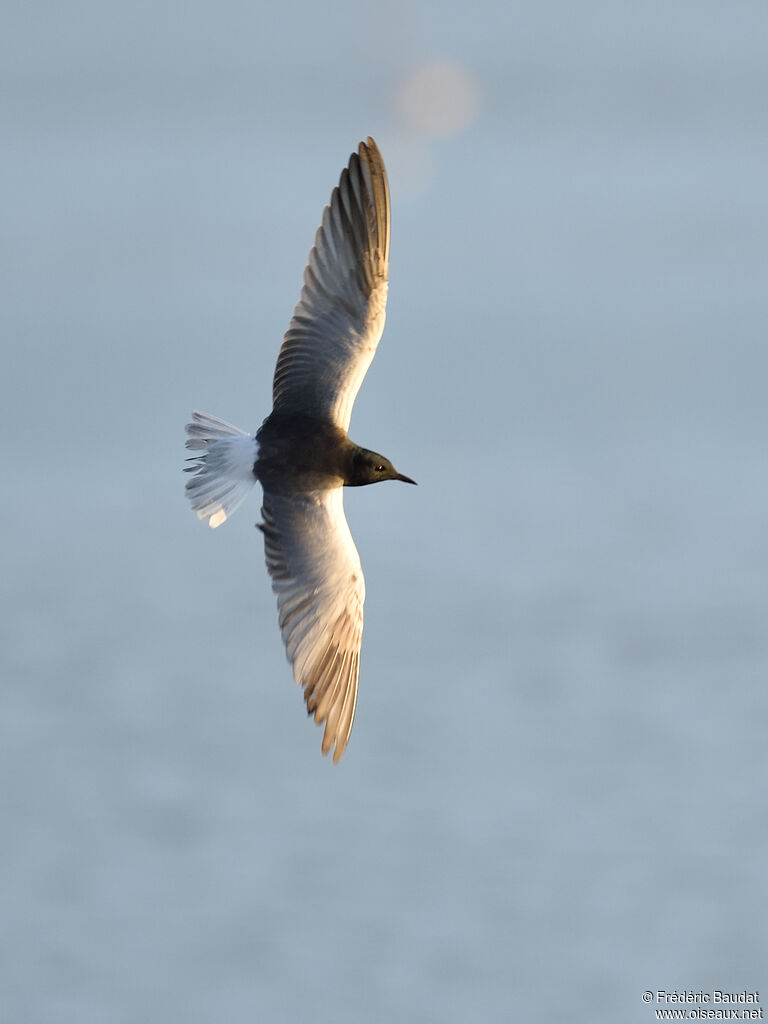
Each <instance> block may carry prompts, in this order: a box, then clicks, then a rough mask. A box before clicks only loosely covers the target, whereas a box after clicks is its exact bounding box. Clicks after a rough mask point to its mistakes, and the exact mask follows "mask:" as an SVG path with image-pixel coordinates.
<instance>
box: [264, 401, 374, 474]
mask: <svg viewBox="0 0 768 1024" xmlns="http://www.w3.org/2000/svg"><path fill="white" fill-rule="evenodd" d="M256 439H257V441H258V442H259V452H258V456H257V458H256V463H255V465H254V467H253V468H254V472H255V473H256V476H257V477H258V478H259V480H260V481H261V483H262V485H263V486H264V487H268V488H269V489H270V490H275V491H288V492H291V491H296V490H302V491H305V490H316V489H325V488H329V487H340V486H341V485H342V484H343V483H344V481H345V480H347V479H348V478H349V476H350V473H351V467H352V455H353V452H354V448H355V446H354V445H353V444H352V442H351V441H350V440H349V438H348V437H347V435H346V433H345V432H344V431H343V430H342V429H341V428H340V427H337V426H335V425H334V424H333V423H328V422H327V421H325V420H317V419H314V418H312V417H311V416H281V415H275V414H274V413H273V414H272V415H271V416H268V417H267V419H265V420H264V422H263V424H262V425H261V428H260V429H259V432H258V433H257V435H256Z"/></svg>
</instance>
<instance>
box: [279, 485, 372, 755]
mask: <svg viewBox="0 0 768 1024" xmlns="http://www.w3.org/2000/svg"><path fill="white" fill-rule="evenodd" d="M261 513H262V516H263V517H264V522H263V523H262V524H261V530H262V532H263V533H264V547H265V550H266V556H267V569H268V570H269V574H270V576H271V577H272V589H273V590H274V591H275V593H276V594H277V607H278V612H279V618H280V630H281V632H282V635H283V642H284V643H285V649H286V652H287V654H288V660H289V661H290V662H291V663H292V664H293V674H294V678H295V679H296V682H297V683H299V684H300V685H301V686H303V688H304V700H305V701H306V705H307V711H308V712H309V713H310V714H314V716H315V721H316V722H317V723H318V724H322V723H323V722H325V733H324V735H323V753H324V754H327V753H328V751H329V750H330V749H331V747H332V746H334V744H335V750H334V753H333V760H334V762H335V761H338V760H339V758H340V757H341V755H342V754H343V753H344V749H345V747H346V745H347V740H348V739H349V734H350V732H351V731H352V721H353V719H354V717H355V704H356V702H357V679H358V674H359V669H360V644H361V641H362V635H363V602H364V600H365V581H364V579H363V570H362V568H361V566H360V557H359V555H358V553H357V549H356V548H355V544H354V541H353V540H352V535H351V533H350V532H349V527H348V526H347V520H346V518H345V516H344V505H343V498H342V488H341V487H337V488H334V489H332V490H323V491H312V492H303V493H300V494H295V495H284V494H275V493H271V492H269V491H265V494H264V505H263V507H262V510H261Z"/></svg>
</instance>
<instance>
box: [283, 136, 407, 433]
mask: <svg viewBox="0 0 768 1024" xmlns="http://www.w3.org/2000/svg"><path fill="white" fill-rule="evenodd" d="M389 219H390V212H389V187H388V185H387V175H386V171H385V169H384V162H383V160H382V158H381V154H380V153H379V150H378V148H377V146H376V143H375V142H374V141H373V140H372V139H370V138H369V139H368V143H367V144H366V143H361V144H360V147H359V149H358V152H357V153H353V154H352V156H351V157H350V161H349V166H348V167H346V168H345V169H344V171H342V174H341V179H340V181H339V184H338V186H337V188H335V189H334V190H333V194H332V196H331V201H330V204H329V205H328V206H326V208H325V210H324V211H323V219H322V223H321V224H320V227H319V228H318V229H317V234H316V235H315V244H314V246H313V247H312V250H311V252H310V254H309V262H308V264H307V267H306V270H305V271H304V284H303V287H302V290H301V296H300V298H299V301H298V303H297V305H296V308H295V310H294V312H293V318H292V319H291V323H290V326H289V328H288V331H287V333H286V335H285V337H284V339H283V344H282V347H281V349H280V354H279V356H278V360H277V367H276V369H275V379H274V385H273V403H274V410H273V411H274V412H275V413H287V414H290V413H300V414H302V415H305V416H315V417H317V418H319V419H326V420H331V422H333V423H335V424H337V426H340V427H341V428H342V429H343V430H347V429H348V428H349V421H350V417H351V415H352V406H353V404H354V401H355V398H356V396H357V393H358V391H359V390H360V385H361V384H362V382H363V378H364V377H365V374H366V372H367V370H368V367H369V366H370V365H371V361H372V360H373V357H374V355H375V353H376V347H377V345H378V344H379V340H380V338H381V335H382V332H383V330H384V320H385V316H386V302H387V274H388V268H389Z"/></svg>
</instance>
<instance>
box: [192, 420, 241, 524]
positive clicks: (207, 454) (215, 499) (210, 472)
mask: <svg viewBox="0 0 768 1024" xmlns="http://www.w3.org/2000/svg"><path fill="white" fill-rule="evenodd" d="M185 430H186V432H187V443H186V447H187V448H190V449H192V450H193V451H195V450H199V451H200V453H201V454H200V455H193V456H192V458H191V459H188V460H187V461H188V462H191V463H192V465H191V466H186V467H185V469H184V472H185V473H194V474H195V475H194V476H193V477H192V479H191V480H188V481H187V487H186V490H187V497H188V498H189V501H190V503H191V505H192V508H193V509H194V510H195V512H197V517H198V519H207V520H208V525H209V526H210V527H213V528H214V529H215V528H216V527H217V526H221V524H222V523H223V522H225V520H227V519H228V518H229V517H230V516H231V515H232V513H233V512H234V511H235V509H236V508H237V507H238V506H239V505H240V503H241V502H242V501H243V499H244V498H246V497H247V495H248V493H249V491H250V489H251V488H252V487H253V485H254V484H255V483H256V476H255V474H254V472H253V464H254V462H255V461H256V438H255V437H254V436H253V435H252V434H246V432H245V431H244V430H240V428H239V427H233V426H232V424H231V423H227V422H226V421H225V420H220V419H219V418H218V416H209V415H208V413H204V412H193V413H192V422H191V423H188V424H187V425H186V427H185Z"/></svg>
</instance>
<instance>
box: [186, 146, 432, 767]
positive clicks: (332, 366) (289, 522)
mask: <svg viewBox="0 0 768 1024" xmlns="http://www.w3.org/2000/svg"><path fill="white" fill-rule="evenodd" d="M388 264H389V189H388V186H387V178H386V172H385V170H384V163H383V161H382V159H381V154H380V153H379V151H378V148H377V146H376V144H375V143H374V142H373V140H372V139H370V138H369V139H368V142H367V144H366V143H361V144H360V146H359V148H358V152H357V153H353V154H352V156H351V157H350V161H349V165H348V167H347V168H345V170H344V171H343V172H342V175H341V179H340V181H339V185H338V187H337V188H335V189H334V191H333V194H332V196H331V202H330V204H329V205H328V206H327V207H326V208H325V211H324V213H323V220H322V223H321V225H320V227H319V228H318V231H317V234H316V236H315V244H314V246H313V247H312V250H311V252H310V254H309V262H308V265H307V268H306V270H305V271H304V286H303V288H302V292H301V297H300V298H299V302H298V304H297V306H296V309H295V310H294V314H293V318H292V320H291V323H290V326H289V328H288V331H287V333H286V335H285V338H284V339H283V344H282V346H281V348H280V353H279V356H278V361H277V367H276V369H275V378H274V385H273V409H272V413H271V414H270V415H269V416H268V417H267V419H266V420H265V421H264V423H263V424H262V426H261V428H260V430H259V431H258V433H257V434H256V436H255V437H253V436H252V435H250V434H247V433H245V432H244V431H242V430H240V429H239V428H237V427H233V426H232V425H231V424H229V423H226V422H225V421H223V420H219V419H217V418H216V417H214V416H209V415H207V414H205V413H197V412H196V413H193V415H192V422H191V423H190V424H188V425H187V434H188V440H187V447H188V448H191V449H193V450H197V451H198V452H200V454H199V455H197V456H194V457H193V459H192V462H193V465H192V466H190V467H189V471H191V472H193V473H194V476H193V477H192V478H191V479H190V480H189V482H188V483H187V493H188V496H189V499H190V501H191V503H192V507H193V508H194V509H195V511H196V512H197V515H198V516H199V518H201V519H208V522H209V525H210V526H213V527H215V526H219V525H221V523H223V522H224V521H225V520H226V519H227V518H228V517H229V516H230V515H231V514H232V512H234V510H235V509H236V508H237V506H238V505H239V504H240V503H241V501H242V500H243V499H244V498H245V496H246V495H247V494H248V492H249V491H250V489H251V487H252V486H253V484H254V483H255V482H256V481H257V480H258V481H259V482H260V483H261V485H262V488H263V490H264V503H263V506H262V510H261V511H262V516H263V519H264V521H263V523H261V524H259V525H260V528H261V530H262V532H263V534H264V546H265V552H266V560H267V569H268V571H269V574H270V576H271V578H272V588H273V590H274V591H275V593H276V594H277V604H278V612H279V621H280V628H281V631H282V635H283V641H284V643H285V646H286V652H287V654H288V658H289V660H290V661H291V663H292V665H293V671H294V677H295V679H296V681H297V682H298V683H299V684H300V685H301V686H302V687H303V688H304V698H305V701H306V704H307V710H308V711H309V713H310V714H313V715H314V717H315V721H316V722H318V723H323V722H324V723H325V733H324V736H323V753H327V752H328V751H329V750H330V749H331V747H334V754H333V759H334V761H338V760H339V758H340V757H341V755H342V754H343V753H344V749H345V748H346V744H347V740H348V739H349V734H350V732H351V729H352V722H353V719H354V714H355V705H356V700H357V682H358V674H359V665H360V646H361V640H362V630H363V602H364V600H365V583H364V580H363V572H362V568H361V566H360V558H359V556H358V553H357V550H356V548H355V545H354V541H353V540H352V536H351V534H350V532H349V527H348V526H347V521H346V518H345V516H344V507H343V500H342V494H343V491H342V488H343V487H344V486H361V485H364V484H369V483H376V482H377V481H380V480H402V481H404V482H406V483H414V482H415V481H413V480H410V479H409V478H408V477H406V476H403V475H402V474H400V473H398V472H397V471H396V470H395V468H394V467H393V466H392V464H391V462H389V460H388V459H386V458H384V456H382V455H379V454H378V453H376V452H373V451H370V450H369V449H367V448H361V447H360V446H359V445H356V444H354V443H353V442H352V441H350V439H349V437H348V435H347V430H348V427H349V420H350V416H351V413H352V406H353V404H354V401H355V397H356V395H357V392H358V390H359V388H360V385H361V383H362V381H363V377H364V376H365V373H366V371H367V369H368V367H369V366H370V364H371V361H372V359H373V356H374V354H375V352H376V346H377V345H378V342H379V339H380V338H381V334H382V331H383V329H384V319H385V308H386V298H387V273H388Z"/></svg>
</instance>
